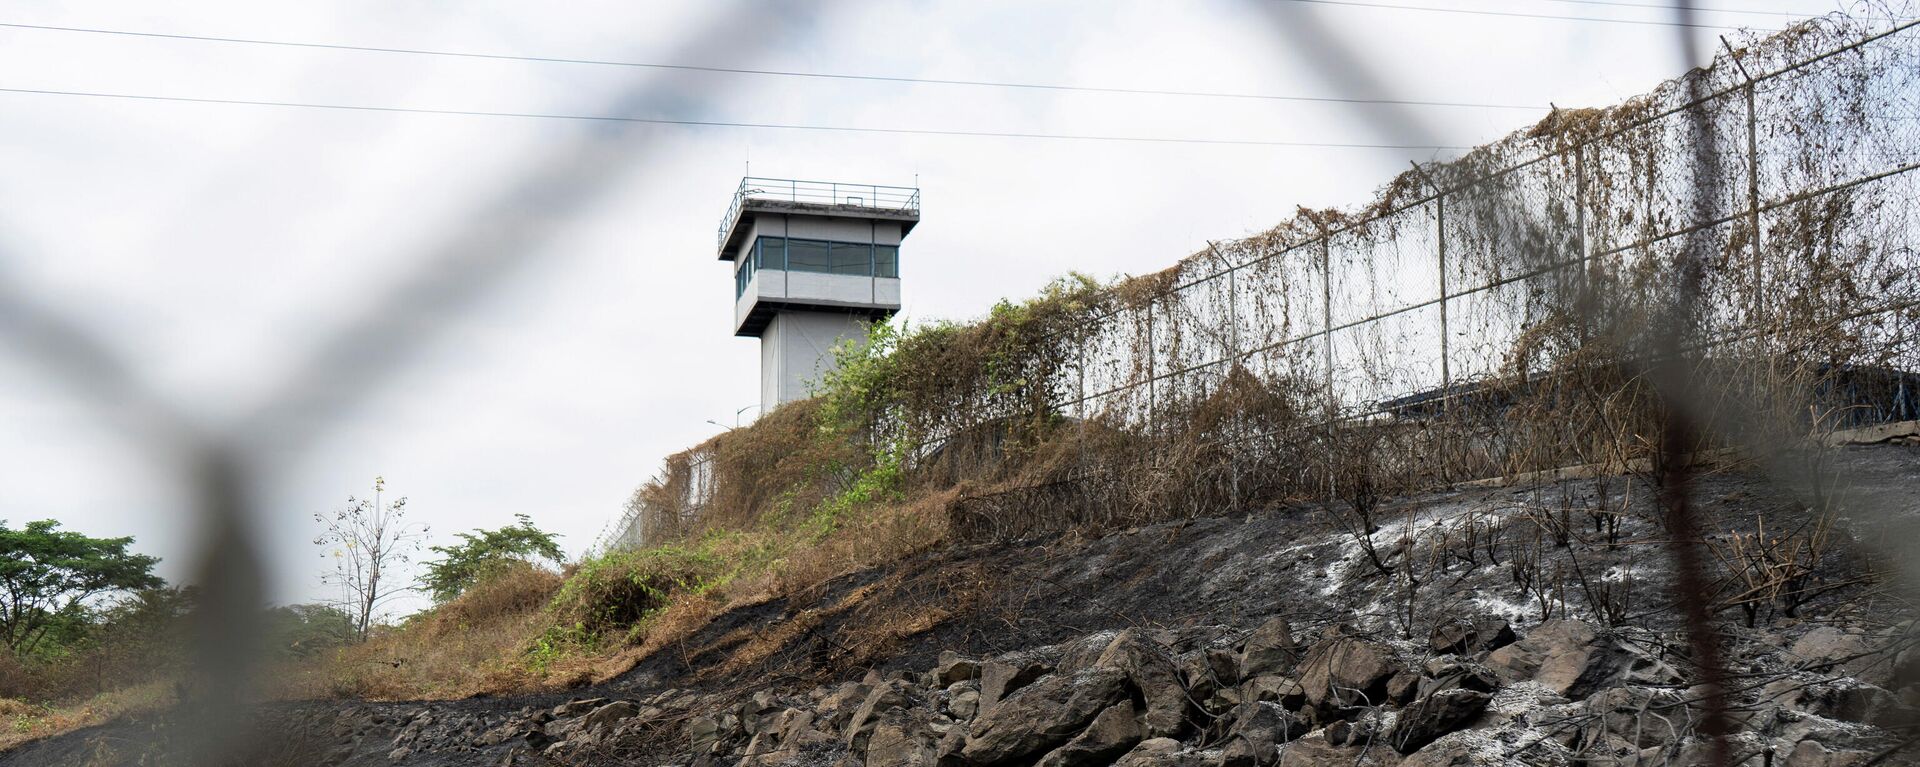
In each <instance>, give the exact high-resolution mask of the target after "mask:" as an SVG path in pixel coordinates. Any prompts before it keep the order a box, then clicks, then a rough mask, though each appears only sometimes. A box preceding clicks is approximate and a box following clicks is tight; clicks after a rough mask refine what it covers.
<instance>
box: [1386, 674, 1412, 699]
mask: <svg viewBox="0 0 1920 767" xmlns="http://www.w3.org/2000/svg"><path fill="white" fill-rule="evenodd" d="M1419 692H1420V675H1419V674H1415V673H1413V672H1411V671H1402V672H1399V673H1397V674H1394V675H1393V676H1390V677H1387V700H1389V701H1392V702H1394V703H1399V704H1405V703H1406V702H1407V701H1410V700H1413V696H1414V695H1415V694H1417V693H1419Z"/></svg>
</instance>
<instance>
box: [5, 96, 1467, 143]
mask: <svg viewBox="0 0 1920 767" xmlns="http://www.w3.org/2000/svg"><path fill="white" fill-rule="evenodd" d="M0 93H22V94H32V95H39V96H79V97H85V98H98V99H125V100H132V101H164V102H174V103H182V104H224V105H234V106H256V107H286V108H292V109H329V110H337V111H346V112H387V113H402V114H427V115H453V116H461V117H512V118H520V119H530V120H578V121H585V122H610V123H644V124H648V125H671V126H682V127H711V128H764V129H769V130H794V131H820V132H837V133H884V134H895V135H911V136H973V137H982V138H1019V139H1048V140H1056V141H1104V142H1119V143H1142V144H1214V145H1223V146H1272V147H1309V148H1319V149H1436V150H1437V149H1468V148H1469V147H1463V146H1448V145H1441V144H1360V143H1337V142H1320V141H1265V140H1258V139H1209V138H1183V137H1175V136H1103V135H1090V134H1070V133H1026V132H1018V131H973V130H938V129H928V128H874V127H863V126H853V125H805V124H795V123H755V122H729V121H724V120H670V119H666V118H658V117H620V116H609V115H574V114H554V113H546V112H485V111H478V110H469V109H421V108H415V107H381V106H362V105H357V104H319V103H312V102H298V101H254V100H248V99H215V98H195V97H190V96H154V95H147V94H138V93H104V92H98V91H66V90H48V89H40V88H0Z"/></svg>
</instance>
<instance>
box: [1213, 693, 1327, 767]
mask: <svg viewBox="0 0 1920 767" xmlns="http://www.w3.org/2000/svg"><path fill="white" fill-rule="evenodd" d="M1308 729H1310V728H1308V726H1307V724H1306V723H1305V722H1303V721H1301V719H1300V717H1298V716H1295V715H1294V713H1293V712H1291V711H1288V710H1286V709H1284V708H1281V707H1280V704H1278V703H1271V702H1265V701H1249V702H1247V703H1244V704H1242V705H1241V707H1240V709H1239V710H1238V711H1236V712H1235V714H1234V721H1233V727H1232V728H1231V729H1229V730H1228V731H1227V741H1226V746H1225V748H1224V749H1222V751H1221V764H1222V765H1223V766H1224V765H1232V767H1251V766H1252V765H1262V766H1263V767H1264V765H1268V764H1272V763H1274V762H1275V761H1276V759H1277V757H1278V756H1279V753H1280V752H1279V750H1278V749H1277V748H1276V747H1277V746H1278V745H1279V744H1281V743H1286V742H1288V741H1291V740H1293V739H1295V738H1298V737H1300V736H1302V735H1305V734H1307V731H1308Z"/></svg>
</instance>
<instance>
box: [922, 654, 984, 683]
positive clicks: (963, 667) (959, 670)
mask: <svg viewBox="0 0 1920 767" xmlns="http://www.w3.org/2000/svg"><path fill="white" fill-rule="evenodd" d="M933 675H934V677H935V678H936V679H939V680H940V686H942V687H945V686H947V685H950V684H953V683H955V682H965V681H968V680H970V679H973V678H974V677H977V676H979V675H980V664H978V663H975V662H973V661H971V660H967V659H966V658H962V657H960V654H959V653H956V652H954V651H952V650H947V651H944V652H942V653H940V664H939V665H938V666H935V667H934V670H933Z"/></svg>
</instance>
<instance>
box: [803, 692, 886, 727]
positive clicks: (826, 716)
mask: <svg viewBox="0 0 1920 767" xmlns="http://www.w3.org/2000/svg"><path fill="white" fill-rule="evenodd" d="M872 693H873V686H872V685H868V684H863V683H860V682H848V683H846V684H843V685H840V686H839V687H836V688H834V689H833V692H830V693H827V694H826V696H825V697H822V698H821V699H820V705H819V706H818V707H816V709H815V710H816V711H818V712H819V714H820V717H819V718H820V720H821V721H822V722H823V723H824V724H826V726H827V727H829V728H831V729H833V730H836V731H837V730H843V729H846V726H847V722H848V721H850V720H852V719H853V715H854V714H855V713H857V712H858V711H859V710H860V705H861V704H862V703H865V702H866V701H867V696H868V695H871V694H872Z"/></svg>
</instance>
